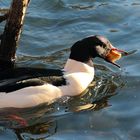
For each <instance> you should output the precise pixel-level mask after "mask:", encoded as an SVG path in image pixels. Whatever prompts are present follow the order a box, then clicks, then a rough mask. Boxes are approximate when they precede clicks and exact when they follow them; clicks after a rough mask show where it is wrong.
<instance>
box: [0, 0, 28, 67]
mask: <svg viewBox="0 0 140 140" xmlns="http://www.w3.org/2000/svg"><path fill="white" fill-rule="evenodd" d="M29 2H30V0H13V1H12V3H11V7H10V10H9V12H8V16H7V19H6V25H5V28H4V32H3V34H2V35H1V44H0V69H4V68H11V67H13V66H14V63H15V53H16V49H17V44H18V41H19V38H20V34H21V28H22V26H23V21H24V17H25V13H26V9H27V7H28V4H29Z"/></svg>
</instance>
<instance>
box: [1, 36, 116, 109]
mask: <svg viewBox="0 0 140 140" xmlns="http://www.w3.org/2000/svg"><path fill="white" fill-rule="evenodd" d="M102 39H105V38H103V37H100V36H99V37H97V36H91V37H88V38H85V39H83V40H80V41H78V42H76V43H75V44H74V45H73V46H72V48H71V54H70V57H69V59H68V60H67V62H66V64H65V66H64V69H63V70H62V71H63V72H62V71H61V73H63V75H62V76H61V78H62V81H59V82H62V84H56V83H57V81H56V82H54V83H55V84H49V83H48V82H47V83H43V84H42V83H39V84H34V83H32V84H31V83H30V84H25V83H24V82H22V83H23V86H21V85H22V84H21V83H20V81H19V82H16V83H15V84H16V86H15V87H12V88H11V87H10V86H9V87H8V86H7V88H10V90H9V89H6V88H5V86H4V87H0V108H5V107H15V108H26V107H32V106H36V105H39V104H42V103H51V102H52V101H54V100H56V99H58V98H61V97H63V96H75V95H79V94H80V93H82V92H83V91H84V90H85V89H86V88H87V87H88V85H89V84H90V83H91V82H92V80H93V78H94V67H93V65H92V59H91V58H94V57H96V56H99V57H102V58H104V59H105V60H106V59H107V58H106V56H107V55H108V53H109V54H111V53H110V51H112V49H114V48H112V45H110V46H107V45H108V44H107V43H108V40H107V39H105V41H107V43H106V42H105V41H104V40H102ZM107 61H109V62H111V63H113V62H112V61H111V60H109V59H108V60H107ZM50 72H51V71H50ZM50 75H51V74H50ZM23 79H24V77H23V78H22V80H23ZM25 79H26V77H25ZM19 83H20V84H19ZM19 85H20V86H19ZM21 87H22V88H21Z"/></svg>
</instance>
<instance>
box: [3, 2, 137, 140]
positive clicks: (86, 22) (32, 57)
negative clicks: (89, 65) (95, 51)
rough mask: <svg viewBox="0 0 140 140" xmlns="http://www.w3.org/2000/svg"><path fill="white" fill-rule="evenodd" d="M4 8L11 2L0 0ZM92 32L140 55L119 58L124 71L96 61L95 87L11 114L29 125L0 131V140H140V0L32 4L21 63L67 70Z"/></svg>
mask: <svg viewBox="0 0 140 140" xmlns="http://www.w3.org/2000/svg"><path fill="white" fill-rule="evenodd" d="M1 5H2V6H3V7H7V5H9V0H0V7H2V6H1ZM3 24H4V23H3ZM3 24H1V25H0V31H1V32H2V29H3ZM93 34H101V35H104V36H106V37H108V38H109V39H110V41H111V42H112V43H113V44H114V46H117V47H118V48H121V49H124V50H127V51H130V50H137V51H136V52H135V53H133V54H131V55H129V56H127V57H123V58H122V59H121V60H119V62H118V63H119V64H120V65H121V70H120V69H118V68H116V67H114V66H111V65H110V64H107V63H106V62H104V61H103V60H101V59H96V60H95V64H96V65H95V68H96V78H95V80H96V86H95V87H94V88H93V87H90V88H89V90H88V91H87V92H86V94H84V95H82V96H80V97H75V98H74V99H69V98H65V99H62V100H60V101H58V102H56V103H54V104H52V105H50V106H47V105H43V106H39V107H36V108H31V109H27V110H11V112H13V111H14V112H18V114H20V115H21V116H22V117H24V118H25V119H27V121H28V123H29V127H27V128H20V129H17V128H18V125H17V124H16V123H14V122H11V123H12V126H13V127H15V129H6V128H5V127H0V140H15V139H25V140H29V139H31V138H32V139H41V138H42V139H46V140H77V139H81V140H139V139H140V107H139V105H140V50H139V48H140V1H139V0H123V1H122V0H108V1H106V0H86V1H85V0H32V2H31V3H30V6H29V8H28V12H27V16H26V20H25V24H24V30H23V33H22V37H21V40H20V44H19V46H20V47H19V48H18V50H17V65H18V66H28V67H41V68H63V66H64V64H65V61H66V59H67V58H68V55H69V48H70V47H71V45H72V44H73V43H74V42H75V41H77V40H79V39H81V38H84V37H86V36H89V35H93ZM108 95H111V97H108V98H103V99H102V98H101V97H106V96H108ZM100 99H101V100H100ZM0 117H2V115H1V116H0ZM1 120H2V119H1ZM0 122H1V124H3V125H5V126H11V123H9V122H4V121H0Z"/></svg>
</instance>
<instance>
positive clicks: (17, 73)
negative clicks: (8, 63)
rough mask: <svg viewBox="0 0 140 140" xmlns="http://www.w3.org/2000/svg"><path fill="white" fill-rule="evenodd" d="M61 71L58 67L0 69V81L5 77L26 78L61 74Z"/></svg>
mask: <svg viewBox="0 0 140 140" xmlns="http://www.w3.org/2000/svg"><path fill="white" fill-rule="evenodd" d="M62 75H63V71H62V70H59V69H45V68H24V67H20V68H13V69H7V70H3V71H0V81H1V80H5V79H16V78H17V79H18V80H19V79H20V78H21V79H22V80H23V79H28V78H36V77H42V76H62Z"/></svg>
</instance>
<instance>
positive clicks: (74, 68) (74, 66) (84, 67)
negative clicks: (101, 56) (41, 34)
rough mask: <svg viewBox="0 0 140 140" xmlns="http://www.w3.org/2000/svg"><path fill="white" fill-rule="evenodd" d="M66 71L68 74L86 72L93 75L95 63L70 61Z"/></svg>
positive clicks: (65, 68) (66, 65)
mask: <svg viewBox="0 0 140 140" xmlns="http://www.w3.org/2000/svg"><path fill="white" fill-rule="evenodd" d="M64 70H65V71H66V72H67V73H75V72H86V73H93V70H94V68H93V62H92V60H89V61H88V62H87V63H82V62H80V61H76V60H73V59H70V58H69V59H68V60H67V62H66V64H65V67H64Z"/></svg>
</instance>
